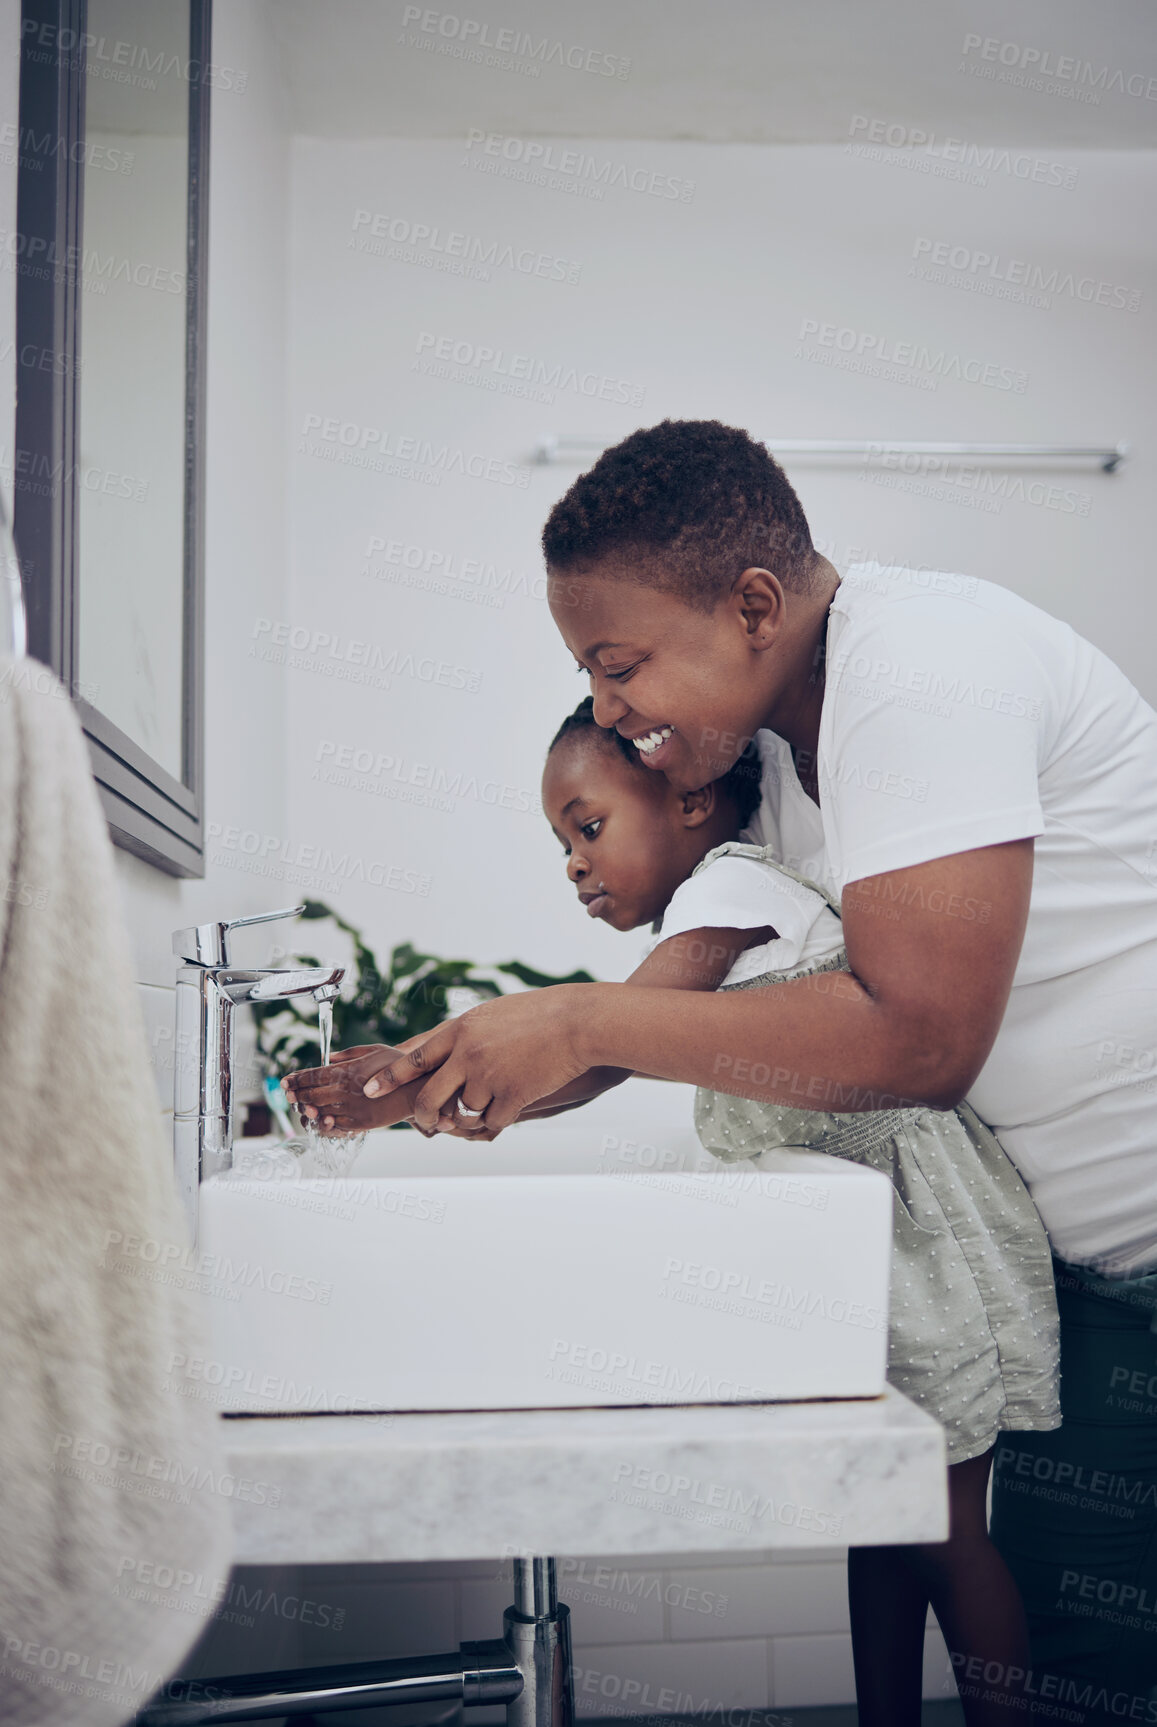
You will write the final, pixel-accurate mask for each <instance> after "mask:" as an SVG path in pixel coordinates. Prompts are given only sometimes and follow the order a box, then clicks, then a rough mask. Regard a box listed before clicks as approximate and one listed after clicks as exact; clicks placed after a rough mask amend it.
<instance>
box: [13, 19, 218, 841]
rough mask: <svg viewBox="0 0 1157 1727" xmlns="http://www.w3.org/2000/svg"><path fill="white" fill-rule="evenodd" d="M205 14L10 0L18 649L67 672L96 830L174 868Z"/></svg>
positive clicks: (182, 784)
mask: <svg viewBox="0 0 1157 1727" xmlns="http://www.w3.org/2000/svg"><path fill="white" fill-rule="evenodd" d="M209 35H210V8H209V0H23V6H22V16H21V62H20V114H21V127H22V137H24V138H25V139H27V140H28V147H27V148H26V149H23V150H22V151H21V156H20V168H19V175H18V226H19V231H20V236H21V241H22V245H23V248H24V256H25V259H26V262H25V263H23V264H22V266H21V268H20V271H19V274H18V280H17V311H16V319H17V333H18V342H17V350H18V377H17V428H16V441H17V448H18V459H17V467H18V477H17V482H16V512H15V531H16V543H17V546H18V548H19V552H20V557H21V563H22V566H23V570H24V576H25V583H26V590H27V599H28V614H29V615H28V643H29V652H30V653H31V654H32V655H33V656H34V657H35V658H37V659H39V660H43V661H44V662H45V664H47V665H49V666H51V667H52V669H53V671H55V672H56V674H57V676H58V677H59V678H60V679H61V681H62V682H63V683H64V684H65V685H66V686H67V687H68V689H69V690H70V691H71V692H72V695H73V698H74V700H75V703H76V707H77V710H78V712H79V714H80V718H81V721H82V723H83V726H84V730H85V734H86V737H87V740H88V745H89V752H90V755H91V758H92V764H93V773H94V777H95V779H96V783H97V788H98V791H99V793H100V797H101V801H102V803H103V805H104V808H105V812H106V814H107V816H108V820H109V828H110V831H111V833H112V837H113V839H114V840H115V841H116V842H117V843H118V844H119V845H121V846H124V847H125V848H126V849H128V850H130V851H133V852H136V853H137V855H138V856H141V857H143V858H146V859H147V860H148V861H149V862H150V863H154V864H156V865H158V866H159V867H160V868H162V869H164V870H167V871H168V872H169V873H171V874H174V875H203V874H204V846H203V838H202V813H201V811H202V786H201V780H202V742H201V732H202V728H201V681H202V645H201V635H202V610H203V607H202V585H203V584H202V527H201V523H202V514H203V489H204V488H203V454H202V449H203V444H204V438H203V435H202V427H203V403H204V341H203V337H204V326H205V309H204V302H205V279H204V278H205V271H204V258H205V235H206V227H207V188H206V180H205V167H206V164H207V161H208V122H209V95H210V84H211V81H212V72H213V69H212V65H211V61H210V53H209V48H210V42H209ZM39 257H47V258H51V259H53V260H54V261H55V263H56V267H55V268H54V269H53V270H51V271H47V270H44V269H40V268H39V267H36V268H34V267H33V264H32V260H33V259H35V258H39ZM46 357H47V362H46ZM22 476H27V480H24V479H23V478H22ZM34 481H35V483H33V482H34Z"/></svg>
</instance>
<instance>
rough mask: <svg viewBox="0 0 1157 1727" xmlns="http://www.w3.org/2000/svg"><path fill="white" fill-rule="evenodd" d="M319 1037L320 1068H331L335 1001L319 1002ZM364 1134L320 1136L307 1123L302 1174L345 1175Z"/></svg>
mask: <svg viewBox="0 0 1157 1727" xmlns="http://www.w3.org/2000/svg"><path fill="white" fill-rule="evenodd" d="M317 1034H318V1042H319V1043H320V1045H321V1065H322V1067H328V1066H329V1057H330V1049H331V1047H332V1044H333V1002H332V1001H319V1002H318V1004H317ZM365 1137H366V1136H365V1134H364V1133H341V1134H327V1133H319V1132H318V1130H317V1123H316V1122H313V1121H307V1122H306V1123H305V1145H304V1148H303V1151H304V1156H303V1159H302V1174H303V1175H310V1176H318V1175H346V1174H348V1172H349V1169H350V1167H351V1165H352V1164H353V1162H354V1159H355V1158H356V1157H357V1154H358V1152H359V1151H360V1150H361V1148H362V1144H363V1142H364V1140H365Z"/></svg>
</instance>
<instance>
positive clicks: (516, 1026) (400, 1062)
mask: <svg viewBox="0 0 1157 1727" xmlns="http://www.w3.org/2000/svg"><path fill="white" fill-rule="evenodd" d="M600 987H601V986H600V985H598V984H589V983H560V984H552V985H550V986H549V987H547V988H545V989H534V990H527V991H526V992H525V993H524V994H519V995H504V996H499V997H498V998H497V999H496V1000H494V1001H486V1002H482V1003H481V1004H480V1005H479V1006H478V1007H472V1008H470V1009H469V1010H468V1011H467V1012H466V1013H464V1014H462V1015H460V1017H459V1018H457V1019H450V1020H446V1021H445V1022H444V1023H443V1024H442V1025H440V1026H438V1027H436V1029H435V1030H434V1031H432V1032H429V1033H428V1034H426V1035H425V1036H424V1037H423V1038H422V1039H421V1041H420V1042H418V1041H417V1040H414V1047H411V1048H410V1049H409V1051H408V1053H402V1052H397V1053H396V1054H395V1055H394V1057H393V1059H392V1060H391V1061H389V1062H388V1063H379V1064H378V1068H377V1070H376V1071H375V1072H374V1073H373V1074H372V1075H371V1076H369V1077H368V1078H367V1080H366V1082H365V1092H366V1096H367V1098H375V1099H378V1100H379V1102H384V1103H389V1102H391V1101H392V1100H393V1099H394V1098H396V1097H398V1096H399V1095H400V1093H402V1092H405V1094H406V1095H407V1096H408V1097H409V1098H411V1099H412V1102H411V1103H410V1104H409V1107H408V1109H407V1111H406V1113H407V1114H410V1115H412V1116H413V1120H414V1125H415V1126H416V1127H417V1128H419V1129H421V1130H422V1131H425V1132H430V1131H439V1132H443V1133H456V1134H458V1136H459V1137H464V1138H486V1139H492V1138H493V1137H494V1135H495V1134H497V1133H501V1131H502V1129H503V1128H504V1127H509V1126H510V1124H511V1122H512V1121H515V1120H517V1118H518V1113H519V1111H520V1110H522V1109H524V1108H525V1107H526V1106H527V1105H528V1104H531V1103H535V1102H537V1100H538V1099H539V1098H541V1097H546V1096H548V1095H549V1094H550V1093H551V1092H554V1091H558V1090H559V1089H560V1087H562V1086H564V1085H566V1084H568V1083H569V1082H570V1081H571V1080H574V1079H577V1078H578V1077H579V1075H580V1074H583V1073H585V1072H586V1071H587V1068H588V1067H589V1066H590V1063H589V1062H588V1061H586V1060H585V1059H584V1058H583V1055H582V1052H581V1048H580V1041H581V1028H582V1025H583V1019H584V1011H589V1009H590V1007H591V1006H592V1005H593V1003H592V997H591V995H590V993H589V992H590V991H592V990H595V989H598V988H600ZM459 1098H460V1100H461V1102H460V1104H459ZM459 1107H461V1108H462V1109H463V1110H468V1111H471V1112H476V1113H471V1114H469V1115H467V1116H466V1118H465V1121H463V1117H462V1116H461V1115H460V1114H459ZM394 1119H395V1120H396V1119H398V1117H396V1116H395V1117H394ZM472 1124H473V1125H472Z"/></svg>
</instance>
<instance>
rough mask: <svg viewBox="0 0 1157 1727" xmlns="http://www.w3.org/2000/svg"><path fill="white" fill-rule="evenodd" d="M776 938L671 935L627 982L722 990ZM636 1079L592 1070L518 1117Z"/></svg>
mask: <svg viewBox="0 0 1157 1727" xmlns="http://www.w3.org/2000/svg"><path fill="white" fill-rule="evenodd" d="M775 934H776V932H775V930H773V929H771V928H770V927H769V926H767V925H766V924H765V925H764V926H763V928H761V929H693V930H688V931H686V932H685V933H684V934H682V935H673V936H670V937H669V938H668V939H667V940H666V941H661V942H659V944H658V945H657V946H656V947H654V948H652V949H651V952H650V953H649V954H648V955H647V957H646V959H645V960H644V961H643V962H642V964H641V965H639V966H636V968H635V970H634V971H633V972H632V973H631V975H630V977H629V978H628V979H627V983H628V985H630V986H631V987H638V988H640V989H700V990H705V989H718V988H719V985H720V984H721V983H722V982H723V979H724V978H725V977H726V976H727V974H728V972H729V971H730V970H731V968H732V966H733V965H734V964H735V962H736V960H737V959H738V958H739V955H740V954H741V953H744V952H745V951H746V949H748V948H749V947H759V946H760V945H762V943H764V942H768V941H773V940H774V939H775ZM634 1077H635V1070H634V1069H633V1068H629V1067H592V1068H590V1069H589V1070H588V1071H587V1072H586V1073H584V1074H581V1075H580V1076H579V1078H578V1079H572V1080H571V1082H570V1084H569V1085H564V1086H561V1087H560V1088H559V1090H558V1091H552V1092H551V1093H550V1094H549V1096H547V1097H540V1098H539V1099H538V1101H537V1103H533V1104H531V1105H530V1106H529V1107H528V1108H526V1109H524V1110H522V1111H521V1112H520V1113H519V1116H518V1119H519V1121H534V1120H537V1119H538V1118H539V1117H540V1116H544V1115H561V1114H563V1112H564V1111H565V1110H568V1109H578V1108H580V1106H581V1105H582V1104H584V1103H589V1102H590V1101H591V1099H592V1098H595V1097H599V1096H600V1095H601V1094H602V1093H603V1092H604V1091H610V1090H611V1088H612V1086H616V1085H621V1084H622V1083H623V1081H624V1080H625V1079H633V1078H634ZM644 1077H645V1076H644ZM411 1083H412V1082H411ZM464 1131H465V1132H466V1134H467V1136H468V1137H470V1138H473V1139H477V1138H481V1137H482V1134H483V1132H484V1130H476V1131H475V1132H473V1133H471V1132H470V1130H469V1129H466V1130H464Z"/></svg>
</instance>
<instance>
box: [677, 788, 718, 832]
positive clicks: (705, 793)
mask: <svg viewBox="0 0 1157 1727" xmlns="http://www.w3.org/2000/svg"><path fill="white" fill-rule="evenodd" d="M679 807H680V812H681V814H682V818H683V826H684V827H685V828H701V827H702V826H703V823H704V822H705V821H707V820H708V819H709V818H710V817H711V815H712V814H713V813H714V811H715V787H714V785H706V786H700V788H699V790H698V791H697V792H683V793H682V794H681V796H680V798H679Z"/></svg>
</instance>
